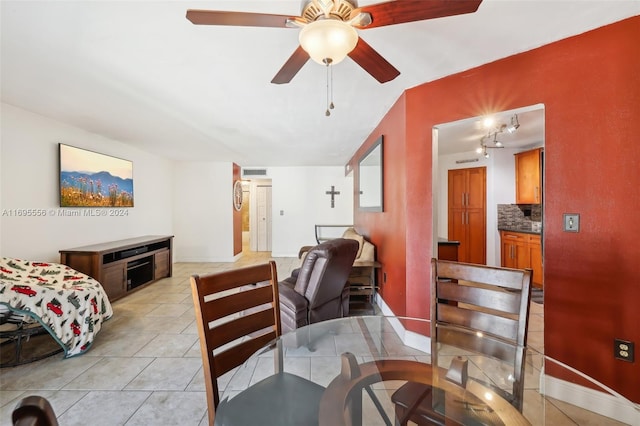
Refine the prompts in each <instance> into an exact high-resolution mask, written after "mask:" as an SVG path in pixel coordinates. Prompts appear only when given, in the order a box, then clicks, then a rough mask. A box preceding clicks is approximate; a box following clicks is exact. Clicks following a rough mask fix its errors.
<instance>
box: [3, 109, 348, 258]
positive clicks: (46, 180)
mask: <svg viewBox="0 0 640 426" xmlns="http://www.w3.org/2000/svg"><path fill="white" fill-rule="evenodd" d="M1 114H2V115H1V121H2V128H1V133H0V136H1V137H0V140H1V145H0V154H1V155H0V213H5V214H4V215H2V216H0V230H1V233H0V255H2V256H8V257H18V258H25V259H32V260H40V261H49V262H53V261H59V258H60V257H59V253H58V251H59V250H61V249H67V248H74V247H78V246H83V245H88V244H95V243H100V242H106V241H114V240H118V239H124V238H131V237H135V236H143V235H174V236H175V238H174V261H175V262H185V261H192V262H213V261H220V262H231V261H233V260H234V259H235V257H234V256H233V211H232V206H231V202H232V186H233V185H232V179H233V174H232V170H233V169H232V163H220V162H172V161H170V160H167V159H163V158H160V157H157V156H155V155H153V154H150V153H148V152H145V151H141V150H139V149H137V148H135V147H133V146H131V145H127V144H124V143H122V142H119V141H115V140H112V139H109V138H106V137H103V136H100V135H96V134H92V133H89V132H86V131H84V130H81V129H78V128H76V127H73V126H69V125H67V124H65V123H61V122H59V121H55V120H52V119H49V118H46V117H43V116H40V115H37V114H34V113H31V112H28V111H25V110H22V109H19V108H16V107H13V106H11V105H7V104H2V110H1ZM58 143H65V144H68V145H73V146H77V147H80V148H84V149H89V150H92V151H96V152H100V153H104V154H108V155H113V156H116V157H120V158H124V159H127V160H131V161H132V162H133V176H134V198H135V207H133V208H129V209H125V210H124V211H125V212H126V214H127V216H124V217H109V216H106V217H102V216H99V217H96V216H80V217H68V216H58V212H60V211H62V210H66V211H71V210H83V211H87V210H91V209H61V208H60V207H59V187H58V185H59V184H58V179H59V178H58V176H59V169H58V167H59V166H58ZM269 177H270V178H271V179H272V191H273V199H272V206H273V228H272V229H273V233H272V255H273V256H277V257H280V256H285V257H286V256H291V257H296V256H297V254H298V250H299V249H300V247H301V246H303V245H311V244H315V235H314V225H315V224H351V223H353V179H352V177H345V176H344V168H343V167H341V166H340V167H270V168H269ZM331 185H334V186H335V189H336V190H337V191H340V195H336V197H335V208H331V205H330V202H331V197H330V196H329V195H327V194H325V191H328V190H330V189H331ZM16 209H42V210H44V211H46V212H47V214H46V215H45V216H43V217H24V216H22V217H17V216H15V215H13V216H12V215H10V214H11V212H14V211H15V210H16ZM281 210H282V211H283V215H282V216H281V215H280V211H281ZM49 212H51V213H49Z"/></svg>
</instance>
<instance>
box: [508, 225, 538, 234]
mask: <svg viewBox="0 0 640 426" xmlns="http://www.w3.org/2000/svg"><path fill="white" fill-rule="evenodd" d="M498 231H508V232H519V233H521V234H533V235H540V234H542V230H540V231H533V230H532V229H531V228H528V229H527V228H518V227H513V228H507V227H502V228H498Z"/></svg>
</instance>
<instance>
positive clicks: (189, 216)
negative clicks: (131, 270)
mask: <svg viewBox="0 0 640 426" xmlns="http://www.w3.org/2000/svg"><path fill="white" fill-rule="evenodd" d="M173 193H174V202H173V218H174V220H173V224H174V228H173V229H174V234H175V238H174V249H175V255H174V259H175V261H176V262H232V261H233V260H234V255H233V205H232V203H233V198H232V197H233V164H232V163H229V162H176V163H175V166H174V182H173Z"/></svg>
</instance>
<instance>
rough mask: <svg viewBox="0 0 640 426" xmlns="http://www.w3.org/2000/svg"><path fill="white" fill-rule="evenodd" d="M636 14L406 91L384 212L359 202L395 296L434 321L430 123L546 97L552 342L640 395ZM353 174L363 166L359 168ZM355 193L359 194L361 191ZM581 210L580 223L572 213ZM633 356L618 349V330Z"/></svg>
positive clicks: (389, 298) (566, 357) (407, 311)
mask: <svg viewBox="0 0 640 426" xmlns="http://www.w3.org/2000/svg"><path fill="white" fill-rule="evenodd" d="M638 40H640V17H633V18H629V19H626V20H624V21H620V22H618V23H615V24H612V25H608V26H605V27H602V28H599V29H596V30H594V31H590V32H587V33H584V34H581V35H578V36H575V37H571V38H568V39H565V40H561V41H558V42H555V43H552V44H549V45H546V46H542V47H540V48H537V49H534V50H531V51H528V52H524V53H521V54H518V55H514V56H511V57H508V58H504V59H501V60H498V61H495V62H492V63H489V64H485V65H482V66H480V67H477V68H473V69H471V70H468V71H465V72H462V73H459V74H455V75H451V76H447V77H445V78H442V79H439V80H436V81H433V82H428V83H425V84H423V85H421V86H418V87H415V88H412V89H408V90H407V91H406V92H405V93H404V94H403V95H402V96H401V97H400V98H399V99H398V101H397V102H396V104H395V105H394V106H393V107H392V108H391V109H390V111H389V112H388V113H387V115H386V116H385V117H384V118H383V120H382V121H381V122H380V124H379V125H378V126H377V127H376V130H375V131H374V132H373V133H372V134H371V135H370V136H369V138H367V140H366V141H365V142H364V143H363V145H362V146H361V147H360V148H359V149H358V151H357V152H356V154H355V155H354V157H353V159H352V160H351V164H352V165H353V166H357V158H359V156H360V155H361V153H362V152H364V150H366V148H367V147H368V146H369V145H370V144H371V143H372V142H373V141H374V140H375V139H376V138H377V137H378V136H379V134H380V133H383V134H384V136H385V148H384V166H385V170H384V179H385V188H384V191H385V192H384V195H385V200H384V201H385V212H384V213H382V214H379V213H366V212H358V211H357V208H355V209H354V211H355V220H354V223H355V225H356V228H357V229H358V230H359V231H360V232H362V233H363V234H364V235H368V236H370V238H371V240H372V241H373V242H374V244H376V246H377V252H378V257H379V259H380V260H381V261H382V262H383V264H384V270H385V271H387V274H388V275H387V283H384V284H382V290H381V294H382V297H383V298H384V300H385V302H386V303H387V304H388V305H389V306H390V307H391V309H392V310H393V311H394V313H396V314H398V315H409V316H416V317H423V318H428V317H429V315H430V313H429V303H428V300H429V284H428V283H429V274H430V270H429V259H430V258H431V257H432V255H433V250H432V241H433V225H432V220H433V211H432V204H431V192H432V190H431V188H432V167H431V164H432V158H431V157H432V134H431V132H432V127H433V126H434V125H436V124H439V123H445V122H450V121H454V120H459V119H462V118H468V117H473V116H478V115H483V114H485V113H488V112H497V111H502V110H508V109H514V108H519V107H524V106H528V105H533V104H539V103H542V104H544V105H545V119H546V124H545V139H546V140H545V162H546V164H545V173H546V174H545V206H544V224H543V225H544V235H543V240H544V275H545V276H544V282H545V300H544V303H545V304H544V308H545V351H546V354H547V355H548V356H550V357H552V358H555V359H557V360H559V361H562V362H564V363H566V364H569V365H571V366H573V367H575V368H577V369H578V370H580V371H583V372H585V373H587V374H588V375H590V376H592V377H594V378H595V379H596V380H599V381H601V382H602V383H604V384H606V385H608V386H610V387H611V388H613V389H615V390H616V391H618V392H620V393H621V394H623V395H624V396H626V397H627V398H629V399H631V400H633V401H635V402H640V386H638V377H640V359H639V358H640V357H639V356H638V353H640V309H638V307H637V306H636V304H637V303H639V302H640V278H639V277H640V275H639V273H638V264H639V263H640V219H639V217H640V213H639V212H640V48H639V47H638ZM356 176H357V173H356ZM354 198H355V197H354ZM563 213H579V214H580V222H581V223H580V232H579V233H567V232H563V231H562V214H563ZM616 337H617V338H623V339H625V340H631V341H634V342H635V344H636V361H635V363H627V362H624V361H619V360H615V359H614V358H613V339H614V338H616Z"/></svg>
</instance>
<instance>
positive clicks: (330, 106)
mask: <svg viewBox="0 0 640 426" xmlns="http://www.w3.org/2000/svg"><path fill="white" fill-rule="evenodd" d="M330 68H331V103H330V104H329V109H333V66H331V67H330Z"/></svg>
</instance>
